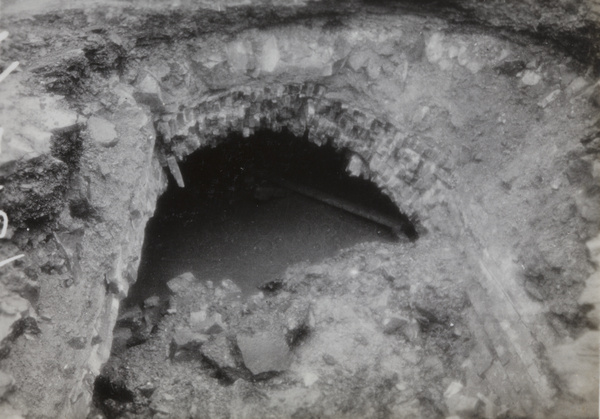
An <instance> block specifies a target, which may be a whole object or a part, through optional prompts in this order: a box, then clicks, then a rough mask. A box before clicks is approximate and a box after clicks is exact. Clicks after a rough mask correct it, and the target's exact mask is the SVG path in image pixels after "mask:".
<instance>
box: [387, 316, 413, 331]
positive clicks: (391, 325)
mask: <svg viewBox="0 0 600 419" xmlns="http://www.w3.org/2000/svg"><path fill="white" fill-rule="evenodd" d="M408 324H409V321H408V319H405V318H398V317H392V318H391V319H387V321H385V322H384V324H383V333H385V334H386V335H392V334H395V333H402V332H403V331H404V329H406V327H407V326H408Z"/></svg>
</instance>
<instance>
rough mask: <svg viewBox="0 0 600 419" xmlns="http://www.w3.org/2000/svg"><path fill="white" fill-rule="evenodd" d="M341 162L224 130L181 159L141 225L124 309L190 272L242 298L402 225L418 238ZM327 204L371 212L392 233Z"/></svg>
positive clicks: (341, 157)
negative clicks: (216, 140) (291, 270)
mask: <svg viewBox="0 0 600 419" xmlns="http://www.w3.org/2000/svg"><path fill="white" fill-rule="evenodd" d="M348 158H349V156H348V154H347V152H344V151H340V150H337V149H335V148H334V147H332V146H330V145H324V146H321V147H319V146H317V145H315V144H312V143H310V142H309V141H307V140H306V139H302V138H297V137H295V136H293V135H291V134H289V133H285V132H284V133H273V132H259V133H257V134H255V135H254V136H252V137H250V138H242V137H241V136H239V135H231V136H230V137H229V138H227V139H225V140H223V141H222V142H221V143H220V144H219V145H217V146H215V147H213V148H204V149H201V150H198V151H196V152H195V153H193V154H191V155H190V156H188V157H187V158H186V159H185V161H183V162H181V163H180V169H181V172H182V175H183V178H184V181H185V185H186V186H185V188H178V187H177V186H176V185H175V182H174V181H173V179H170V182H169V187H168V189H167V191H166V192H165V193H164V194H163V195H162V196H161V197H160V199H159V200H158V203H157V208H156V212H155V215H154V217H153V218H151V219H150V221H149V222H148V225H147V227H146V235H145V243H144V248H143V252H142V260H141V263H140V268H139V273H138V281H137V282H136V284H135V285H134V286H133V287H132V289H131V292H130V295H129V297H128V300H127V301H126V305H128V306H130V305H132V304H138V303H140V302H141V301H143V300H144V299H145V298H147V297H149V296H151V295H156V294H158V295H165V294H166V290H167V289H166V281H168V280H169V279H171V278H173V277H175V276H177V275H179V274H181V273H183V272H187V271H191V272H192V273H194V274H195V275H196V277H197V278H199V279H205V280H212V281H215V282H216V283H218V282H220V281H221V280H222V279H225V278H227V279H231V280H233V281H234V282H235V283H236V284H237V285H238V286H239V287H240V288H241V290H242V293H243V294H245V295H249V294H252V293H255V292H256V291H257V286H258V285H259V284H262V283H265V282H268V281H273V280H276V279H277V278H278V277H280V276H281V275H282V274H283V272H284V271H285V268H286V267H287V266H290V265H292V264H294V263H297V262H300V261H303V260H308V261H310V262H314V263H316V262H319V261H320V260H322V259H324V258H326V257H330V256H334V255H335V253H337V251H338V250H340V249H342V248H347V247H351V246H353V245H355V244H357V243H360V242H367V241H383V242H392V241H395V240H396V239H397V234H398V231H399V230H401V233H402V235H403V236H404V237H408V238H409V239H416V235H417V234H416V231H415V228H414V226H413V224H412V223H411V222H410V221H409V220H408V218H407V217H406V216H404V215H403V214H401V213H400V211H399V210H398V208H397V207H396V206H395V205H394V204H393V202H392V201H391V200H390V199H389V197H387V196H386V195H384V194H383V193H382V192H381V191H380V190H379V189H378V188H377V187H376V186H375V185H374V184H373V183H371V182H369V181H367V180H365V179H360V178H356V177H351V176H349V175H348V174H347V172H346V166H347V164H348ZM299 190H300V193H299ZM306 191H309V193H308V195H307V194H306V193H305V192H306ZM312 193H316V194H317V195H318V197H320V198H322V197H326V202H323V199H315V197H314V196H312V197H311V196H310V195H311V194H312ZM327 200H328V201H327ZM331 202H343V203H344V205H346V206H348V205H349V206H351V207H356V208H359V209H360V211H363V212H367V213H370V214H375V218H376V219H377V217H380V218H382V219H385V220H388V221H390V223H391V224H392V225H394V230H395V231H392V230H391V229H390V228H389V227H387V226H384V225H382V224H380V223H376V222H373V221H371V220H368V219H365V218H364V217H362V216H357V215H355V214H352V213H351V212H348V211H344V210H343V209H340V208H338V207H336V206H335V205H331Z"/></svg>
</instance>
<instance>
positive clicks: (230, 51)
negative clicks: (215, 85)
mask: <svg viewBox="0 0 600 419" xmlns="http://www.w3.org/2000/svg"><path fill="white" fill-rule="evenodd" d="M226 53H227V61H228V62H229V66H230V67H231V69H232V70H233V71H236V72H242V73H245V72H246V71H247V70H248V64H249V61H250V56H252V45H251V44H250V43H249V42H244V41H237V42H232V43H231V44H229V45H228V46H227V49H226Z"/></svg>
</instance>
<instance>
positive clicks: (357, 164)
mask: <svg viewBox="0 0 600 419" xmlns="http://www.w3.org/2000/svg"><path fill="white" fill-rule="evenodd" d="M346 171H347V172H348V173H350V176H355V177H359V176H360V175H362V174H363V172H364V171H365V164H364V163H363V161H362V159H361V158H360V157H358V156H357V155H355V154H354V155H352V157H351V158H350V161H349V162H348V166H347V167H346Z"/></svg>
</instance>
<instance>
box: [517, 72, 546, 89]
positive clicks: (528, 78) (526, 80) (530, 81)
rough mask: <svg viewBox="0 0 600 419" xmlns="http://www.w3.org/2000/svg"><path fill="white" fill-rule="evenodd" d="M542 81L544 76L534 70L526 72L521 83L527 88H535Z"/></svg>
mask: <svg viewBox="0 0 600 419" xmlns="http://www.w3.org/2000/svg"><path fill="white" fill-rule="evenodd" d="M541 80H542V76H541V75H539V74H538V73H536V72H535V71H532V70H525V71H524V72H523V76H522V77H521V82H523V84H524V85H526V86H535V85H536V84H538V83H539V82H540V81H541Z"/></svg>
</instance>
